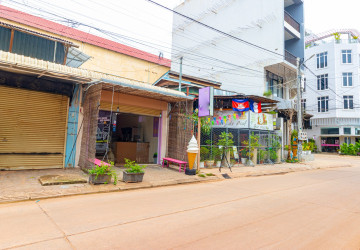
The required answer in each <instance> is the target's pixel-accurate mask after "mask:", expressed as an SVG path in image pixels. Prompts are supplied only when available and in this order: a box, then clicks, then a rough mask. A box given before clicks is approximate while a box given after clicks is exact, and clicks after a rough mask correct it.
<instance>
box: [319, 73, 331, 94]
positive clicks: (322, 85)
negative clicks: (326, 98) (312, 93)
mask: <svg viewBox="0 0 360 250" xmlns="http://www.w3.org/2000/svg"><path fill="white" fill-rule="evenodd" d="M328 79H329V76H328V74H323V75H319V76H317V90H325V89H328V88H329V80H328Z"/></svg>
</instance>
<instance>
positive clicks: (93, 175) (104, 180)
mask: <svg viewBox="0 0 360 250" xmlns="http://www.w3.org/2000/svg"><path fill="white" fill-rule="evenodd" d="M113 167H114V162H109V163H104V162H101V163H100V165H95V167H94V168H92V169H89V170H88V173H89V175H90V176H89V183H91V184H108V183H110V182H111V179H112V178H114V185H116V183H117V174H116V172H115V170H114V169H113Z"/></svg>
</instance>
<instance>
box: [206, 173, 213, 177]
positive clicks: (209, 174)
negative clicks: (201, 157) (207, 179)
mask: <svg viewBox="0 0 360 250" xmlns="http://www.w3.org/2000/svg"><path fill="white" fill-rule="evenodd" d="M206 176H215V175H214V174H213V173H207V174H206Z"/></svg>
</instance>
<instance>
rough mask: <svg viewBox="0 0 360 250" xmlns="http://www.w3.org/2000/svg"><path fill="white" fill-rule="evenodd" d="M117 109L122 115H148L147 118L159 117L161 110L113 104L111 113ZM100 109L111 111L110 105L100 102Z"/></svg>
mask: <svg viewBox="0 0 360 250" xmlns="http://www.w3.org/2000/svg"><path fill="white" fill-rule="evenodd" d="M118 107H119V111H120V112H122V113H128V114H135V115H148V116H156V117H159V116H160V113H161V110H156V109H149V108H146V107H136V106H130V105H121V104H120V105H117V104H113V106H112V111H113V112H116V110H117V108H118ZM100 109H101V110H107V111H110V110H111V103H108V102H101V103H100Z"/></svg>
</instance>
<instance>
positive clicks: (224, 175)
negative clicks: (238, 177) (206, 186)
mask: <svg viewBox="0 0 360 250" xmlns="http://www.w3.org/2000/svg"><path fill="white" fill-rule="evenodd" d="M222 176H223V177H224V178H225V179H231V177H230V176H229V175H228V174H222Z"/></svg>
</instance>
